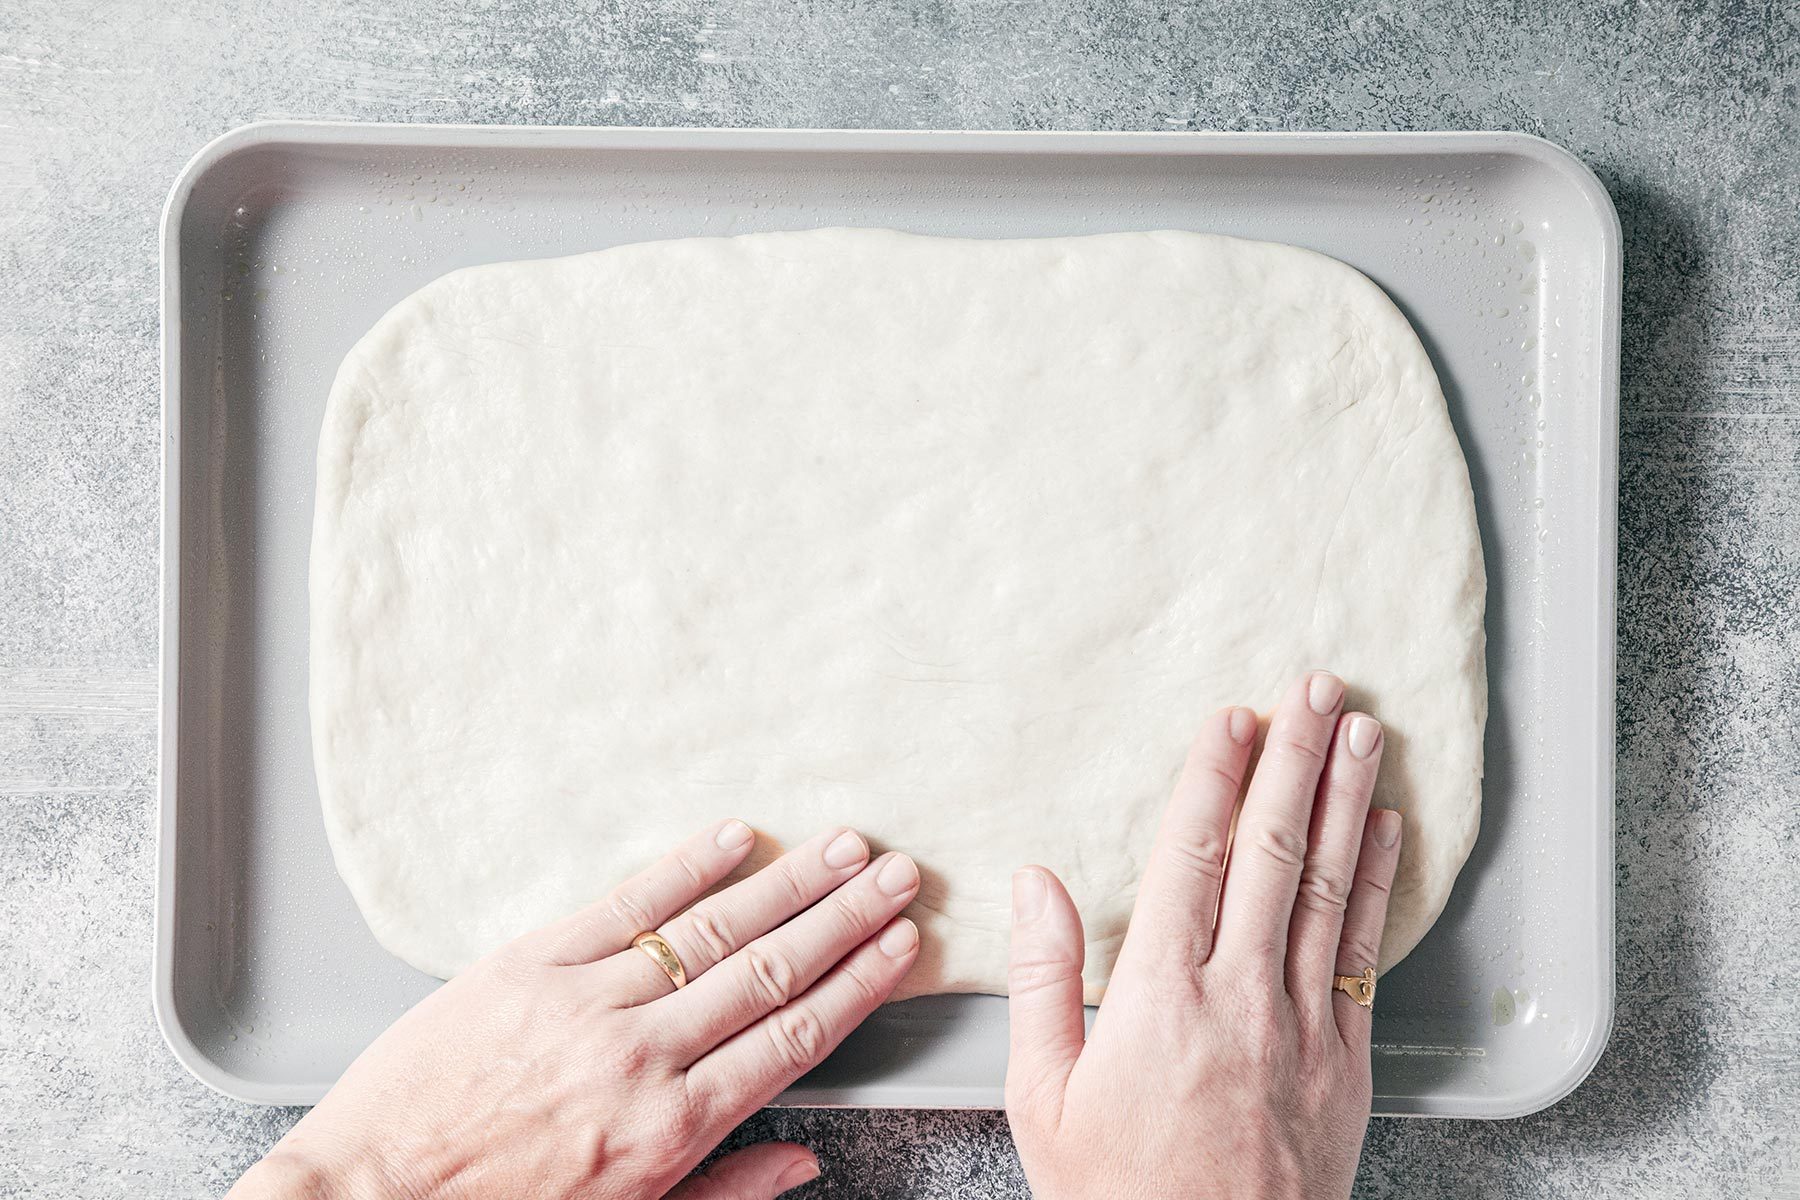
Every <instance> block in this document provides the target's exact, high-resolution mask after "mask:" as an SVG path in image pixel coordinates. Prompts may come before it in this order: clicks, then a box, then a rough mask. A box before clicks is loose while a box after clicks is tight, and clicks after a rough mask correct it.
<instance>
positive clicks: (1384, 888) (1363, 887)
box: [1356, 874, 1394, 901]
mask: <svg viewBox="0 0 1800 1200" xmlns="http://www.w3.org/2000/svg"><path fill="white" fill-rule="evenodd" d="M1356 888H1357V890H1358V891H1366V892H1369V893H1370V894H1372V895H1376V896H1380V897H1381V898H1382V899H1383V900H1384V901H1385V900H1386V899H1387V897H1388V896H1389V895H1390V894H1392V892H1393V890H1394V887H1393V883H1392V881H1391V880H1390V879H1388V878H1387V877H1386V876H1376V875H1367V874H1364V875H1359V876H1357V878H1356Z"/></svg>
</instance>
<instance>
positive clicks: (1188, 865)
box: [1165, 834, 1226, 883]
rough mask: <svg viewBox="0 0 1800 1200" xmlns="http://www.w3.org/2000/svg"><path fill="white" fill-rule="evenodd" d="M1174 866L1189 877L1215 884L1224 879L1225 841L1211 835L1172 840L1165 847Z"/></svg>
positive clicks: (1197, 835) (1196, 835)
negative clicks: (1194, 876) (1192, 876)
mask: <svg viewBox="0 0 1800 1200" xmlns="http://www.w3.org/2000/svg"><path fill="white" fill-rule="evenodd" d="M1165 850H1166V851H1167V853H1168V855H1169V857H1170V858H1171V859H1172V860H1174V862H1175V865H1176V866H1177V867H1179V868H1180V869H1181V870H1182V871H1184V872H1186V873H1187V874H1190V875H1196V876H1198V877H1200V878H1202V879H1205V880H1209V881H1211V882H1213V883H1217V882H1219V881H1220V880H1222V879H1224V878H1225V855H1226V848H1225V841H1224V839H1223V838H1219V837H1215V836H1213V835H1211V834H1194V835H1191V836H1189V837H1186V838H1180V839H1176V840H1173V841H1171V842H1169V843H1168V844H1167V846H1166V847H1165Z"/></svg>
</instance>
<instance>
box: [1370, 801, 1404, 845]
mask: <svg viewBox="0 0 1800 1200" xmlns="http://www.w3.org/2000/svg"><path fill="white" fill-rule="evenodd" d="M1400 825H1401V820H1400V814H1399V813H1397V812H1395V811H1394V810H1393V809H1391V808H1378V809H1376V810H1375V844H1376V845H1377V846H1380V847H1381V848H1382V849H1383V850H1387V849H1391V848H1392V847H1393V844H1394V843H1395V842H1397V841H1399V840H1400Z"/></svg>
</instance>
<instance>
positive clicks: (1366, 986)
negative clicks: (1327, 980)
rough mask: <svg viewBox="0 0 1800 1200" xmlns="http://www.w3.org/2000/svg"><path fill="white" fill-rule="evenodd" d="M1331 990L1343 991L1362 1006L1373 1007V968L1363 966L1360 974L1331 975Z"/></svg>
mask: <svg viewBox="0 0 1800 1200" xmlns="http://www.w3.org/2000/svg"><path fill="white" fill-rule="evenodd" d="M1331 990H1332V991H1334V992H1342V993H1344V995H1346V996H1348V997H1350V998H1351V999H1352V1000H1354V1001H1356V1002H1357V1003H1358V1004H1360V1005H1362V1006H1363V1007H1364V1008H1374V1007H1375V968H1374V967H1364V968H1363V973H1362V974H1361V975H1333V976H1332V977H1331Z"/></svg>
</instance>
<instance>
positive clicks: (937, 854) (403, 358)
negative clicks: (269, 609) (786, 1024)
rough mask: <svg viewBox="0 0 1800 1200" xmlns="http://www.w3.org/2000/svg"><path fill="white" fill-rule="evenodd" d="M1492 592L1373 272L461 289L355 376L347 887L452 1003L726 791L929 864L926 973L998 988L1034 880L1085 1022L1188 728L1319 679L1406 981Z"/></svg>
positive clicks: (327, 734)
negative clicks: (1356, 760) (1374, 770)
mask: <svg viewBox="0 0 1800 1200" xmlns="http://www.w3.org/2000/svg"><path fill="white" fill-rule="evenodd" d="M1484 591H1485V583H1484V577H1483V571H1482V559H1481V548H1480V543H1479V540H1478V536H1477V533H1476V527H1475V514H1474V508H1473V504H1472V500H1471V495H1470V491H1469V478H1468V472H1467V469H1466V467H1465V465H1464V462H1463V457H1462V453H1461V450H1460V448H1459V447H1458V445H1457V441H1456V437H1455V435H1454V434H1453V432H1452V431H1451V427H1450V421H1449V418H1448V416H1447V413H1446V410H1445V406H1444V399H1443V395H1442V393H1441V392H1440V391H1439V388H1438V382H1437V379H1436V376H1435V375H1434V373H1433V371H1432V368H1431V364H1430V362H1429V361H1428V360H1427V358H1426V356H1425V353H1424V351H1423V350H1422V349H1421V347H1420V345H1419V341H1418V338H1417V337H1416V336H1414V334H1413V331H1412V329H1411V328H1410V327H1409V326H1408V324H1407V322H1406V320H1405V318H1404V317H1402V316H1401V314H1400V313H1399V311H1398V310H1396V309H1395V307H1394V306H1393V304H1392V303H1390V302H1389V301H1388V299H1387V297H1386V296H1384V295H1383V294H1382V292H1381V291H1380V289H1378V288H1377V287H1376V286H1375V285H1374V284H1372V283H1370V282H1369V281H1368V280H1367V279H1365V278H1364V277H1363V276H1361V275H1360V274H1358V273H1357V272H1355V271H1354V270H1351V269H1350V268H1349V267H1346V266H1344V265H1343V264H1341V263H1338V262H1336V261H1334V260H1331V259H1328V258H1324V257H1322V256H1320V255H1318V254H1314V253H1311V252H1308V251H1305V250H1300V249H1296V248H1294V247H1291V246H1281V245H1273V244H1268V243H1259V242H1248V241H1240V240H1236V239H1232V238H1224V237H1211V236H1203V235H1198V234H1190V233H1127V234H1108V235H1104V236H1098V237H1084V238H1066V239H1043V240H1020V241H964V240H952V239H939V238H927V237H916V236H910V235H905V234H900V233H893V232H886V231H879V230H849V229H827V230H817V231H811V232H803V233H776V234H758V235H752V236H746V237H736V238H715V239H690V240H684V241H672V242H662V243H654V244H644V245H631V246H622V247H618V248H616V249H611V250H605V251H601V252H598V253H594V254H586V255H580V256H577V257H573V258H564V259H557V260H550V261H540V262H520V263H502V264H497V265H493V266H484V267H476V268H471V269H468V270H463V271H457V272H455V273H453V274H450V275H447V276H445V277H444V278H442V279H440V280H438V281H437V282H435V283H432V284H430V285H428V286H427V287H425V288H423V289H421V290H420V291H419V292H417V293H416V294H414V295H413V296H411V297H409V298H408V299H406V300H404V301H402V302H401V303H400V304H399V305H398V306H396V307H395V308H394V309H393V310H392V311H391V312H389V313H388V314H387V315H386V316H385V317H383V318H382V319H381V321H380V322H379V323H378V324H377V325H376V326H375V328H374V329H373V330H371V331H370V332H369V334H368V335H367V336H366V337H364V338H363V339H362V341H361V342H359V343H358V344H357V345H356V347H355V349H353V350H352V351H351V353H350V355H349V357H348V358H346V359H345V361H344V364H343V367H342V369H341V370H340V371H339V373H338V377H337V381H336V384H335V385H334V387H333V389H332V392H331V398H330V404H329V406H328V409H327V412H326V416H325V423H324V429H323V432H322V434H321V436H320V440H319V458H318V494H317V508H316V514H315V523H314V529H313V549H312V576H311V601H312V663H311V666H312V679H311V684H312V690H311V702H312V721H313V745H314V753H315V757H316V766H317V771H318V782H319V790H320V794H321V797H322V800H323V803H324V812H325V822H326V828H327V830H328V831H329V834H330V839H331V845H332V849H333V852H334V854H335V856H336V860H337V864H338V869H339V871H340V872H341V873H342V875H343V877H344V880H345V882H346V883H347V884H348V885H349V887H350V890H351V892H352V893H353V894H354V895H355V897H356V901H357V903H358V904H359V905H360V906H361V909H362V912H363V915H364V917H365V918H366V919H367V920H368V923H369V926H370V928H371V929H372V930H373V931H374V932H375V935H376V936H377V937H378V938H379V939H380V940H381V942H382V944H383V945H385V946H386V947H387V948H388V949H390V950H392V951H393V952H394V953H395V954H397V955H399V956H400V957H401V958H403V959H405V960H406V961H407V962H409V963H411V964H413V965H414V966H416V967H418V968H419V969H421V970H424V971H427V972H430V973H432V974H434V975H439V976H449V975H451V974H453V973H454V972H456V971H458V970H461V969H462V968H463V967H465V966H467V965H468V964H469V963H470V962H471V961H473V960H474V959H475V958H476V957H478V956H479V955H481V954H482V953H483V952H485V951H486V950H488V949H490V948H491V947H493V946H495V945H497V944H498V943H500V942H501V941H503V940H505V939H507V938H509V937H511V936H512V935H514V934H517V933H520V932H522V931H524V930H527V929H530V928H532V927H534V926H536V925H538V924H540V923H542V922H545V921H547V920H549V919H551V918H553V917H556V916H559V915H561V914H563V913H565V912H568V911H570V910H572V909H574V908H576V907H577V906H579V905H582V904H584V903H586V902H587V901H590V900H592V899H594V898H595V897H596V896H598V895H600V894H602V893H603V892H604V891H605V890H606V889H607V888H608V887H610V886H611V884H613V883H614V882H615V881H617V880H618V879H620V878H622V877H623V876H625V875H626V874H627V873H628V872H631V871H633V870H636V869H637V868H639V867H641V866H643V865H645V864H646V863H647V862H649V861H650V860H652V859H653V858H654V857H655V856H657V855H658V854H659V853H660V852H661V851H663V850H664V849H665V848H666V847H667V846H669V845H670V844H671V843H672V842H673V841H675V840H676V839H677V838H678V837H679V836H681V835H682V834H684V833H686V832H688V831H690V830H692V829H694V828H697V827H699V826H700V825H702V824H704V823H705V822H707V821H710V820H712V819H714V818H716V817H720V816H724V815H728V814H734V815H738V816H741V817H743V818H745V819H746V820H748V821H749V822H750V823H751V824H752V825H754V826H756V827H757V828H758V829H759V831H761V834H762V835H763V837H762V839H761V843H762V844H761V847H760V849H759V854H758V859H757V861H763V860H766V858H767V856H768V854H769V853H772V852H773V851H775V850H776V849H778V848H779V847H781V846H782V845H786V844H792V843H794V842H796V841H798V840H800V839H802V838H804V837H806V836H808V835H810V834H811V833H813V832H815V831H817V830H819V829H821V828H823V827H825V826H827V825H832V824H836V823H840V822H841V823H846V824H850V825H853V826H855V827H856V828H858V829H860V830H862V831H863V832H864V833H866V834H867V835H869V837H870V839H871V840H872V841H873V842H874V843H875V845H876V846H877V847H878V848H880V847H889V846H891V847H899V848H904V849H905V850H907V851H909V852H911V853H912V854H913V855H914V856H915V857H916V858H917V860H918V862H919V865H920V868H921V870H922V873H923V876H924V885H923V889H922V891H921V893H920V896H919V899H918V902H917V903H916V904H915V905H914V907H913V910H912V915H913V916H914V917H915V918H916V919H917V920H918V921H919V924H920V927H921V930H922V933H923V940H924V950H923V953H922V956H921V959H920V961H919V964H918V966H917V968H916V969H915V970H914V971H913V973H912V976H911V978H910V979H909V981H908V982H907V985H906V994H917V993H923V992H947V991H985V992H1003V991H1004V990H1005V987H1006V976H1005V964H1006V943H1007V925H1008V895H1009V877H1010V874H1011V872H1012V870H1013V868H1014V867H1016V866H1018V865H1021V864H1024V863H1028V862H1038V863H1043V864H1046V865H1048V866H1050V867H1051V868H1053V869H1054V870H1056V871H1057V872H1058V873H1059V874H1060V875H1061V876H1062V878H1063V879H1064V880H1066V881H1067V883H1068V885H1069V889H1070V891H1071V892H1072V893H1073V895H1074V897H1075V899H1076V901H1077V903H1078V904H1079V905H1080V907H1081V910H1082V913H1083V915H1084V917H1085V918H1086V922H1087V933H1088V961H1087V991H1088V998H1089V1000H1090V1001H1093V1000H1097V999H1098V997H1099V995H1100V992H1101V990H1102V988H1103V986H1104V984H1105V981H1106V978H1107V975H1108V972H1109V971H1110V969H1111V966H1112V962H1113V959H1114V956H1115V954H1116V951H1117V949H1118V946H1119V943H1120V940H1121V938H1122V936H1123V934H1124V932H1125V927H1126V922H1127V920H1128V918H1129V916H1130V913H1131V905H1132V899H1133V896H1134V894H1135V891H1136V887H1137V882H1138V878H1139V874H1140V872H1141V869H1142V867H1143V864H1144V858H1145V853H1146V851H1147V850H1148V848H1149V845H1150V842H1151V839H1152V835H1153V833H1154V830H1155V828H1156V822H1157V819H1158V816H1159V814H1160V812H1161V809H1162V807H1163V803H1164V800H1165V798H1166V797H1167V795H1168V792H1169V786H1170V783H1171V781H1172V779H1173V776H1174V773H1175V771H1176V769H1177V767H1178V766H1179V764H1180V762H1181V760H1182V756H1183V751H1184V749H1185V746H1186V744H1187V742H1188V740H1189V737H1190V736H1191V734H1192V732H1193V730H1194V729H1195V728H1196V727H1197V725H1198V724H1199V722H1200V720H1201V718H1202V717H1203V716H1204V715H1205V714H1206V713H1208V712H1209V711H1210V710H1212V709H1213V708H1215V707H1216V706H1219V705H1222V704H1226V703H1230V702H1246V703H1251V704H1255V705H1258V706H1262V707H1265V708H1266V707H1267V706H1269V705H1271V704H1272V703H1273V702H1274V700H1275V698H1276V697H1277V696H1278V695H1279V693H1280V691H1281V689H1282V688H1283V687H1284V686H1285V685H1286V684H1287V683H1288V682H1289V681H1290V680H1291V679H1293V678H1294V677H1295V676H1296V675H1297V674H1298V673H1299V672H1300V671H1302V670H1303V669H1305V668H1308V667H1312V666H1319V665H1329V666H1330V667H1332V668H1333V669H1335V670H1337V671H1338V672H1340V673H1341V674H1342V675H1343V676H1344V678H1345V679H1346V680H1348V681H1349V684H1350V702H1351V703H1352V704H1355V705H1360V706H1364V707H1366V708H1368V709H1369V710H1371V711H1373V712H1375V713H1376V714H1378V715H1379V716H1380V717H1381V718H1382V720H1383V722H1384V723H1385V724H1386V728H1387V735H1388V742H1387V751H1386V756H1385V760H1384V764H1383V767H1382V774H1381V783H1380V786H1379V788H1378V790H1377V796H1376V802H1377V803H1378V804H1385V805H1389V806H1392V807H1396V808H1399V809H1400V810H1401V811H1402V812H1404V813H1405V817H1406V839H1405V850H1404V854H1403V857H1402V861H1401V866H1400V874H1399V879H1398V881H1397V882H1396V884H1395V887H1394V892H1393V901H1392V905H1391V907H1390V910H1389V916H1388V925H1387V933H1386V942H1385V944H1384V946H1383V953H1382V966H1383V967H1386V966H1387V965H1389V964H1391V963H1393V962H1394V961H1396V960H1397V959H1399V958H1400V957H1401V956H1403V955H1404V954H1406V953H1407V952H1408V951H1409V950H1411V949H1412V947H1413V945H1414V944H1415V943H1416V942H1417V941H1418V940H1419V938H1420V937H1421V936H1423V935H1424V933H1425V931H1426V930H1427V929H1428V928H1429V927H1430V925H1431V923H1432V922H1433V921H1434V920H1435V919H1436V917H1437V915H1438V913H1439V912H1440V911H1441V909H1442V908H1443V905H1444V901H1445V898H1446V896H1447V894H1448V893H1449V890H1450V886H1451V883H1452V881H1453V880H1454V879H1455V876H1456V873H1457V871H1458V869H1459V868H1460V867H1461V865H1462V863H1463V860H1464V859H1465V857H1466V856H1467V854H1468V850H1469V846H1470V844H1471V842H1472V840H1473V839H1474V836H1475V829H1476V824H1477V819H1478V813H1479V804H1480V779H1481V742H1482V726H1483V723H1484V720H1485V717H1486V682H1485V676H1484V668H1483V631H1482V604H1483V595H1484Z"/></svg>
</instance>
